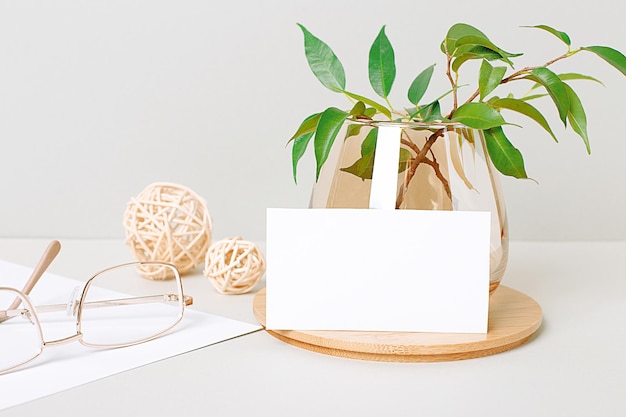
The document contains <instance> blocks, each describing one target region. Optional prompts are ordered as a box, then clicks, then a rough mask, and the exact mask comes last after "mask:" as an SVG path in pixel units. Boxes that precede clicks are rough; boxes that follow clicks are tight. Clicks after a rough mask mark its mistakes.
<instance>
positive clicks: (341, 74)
mask: <svg viewBox="0 0 626 417" xmlns="http://www.w3.org/2000/svg"><path fill="white" fill-rule="evenodd" d="M298 26H300V29H302V33H303V34H304V53H305V55H306V59H307V61H308V63H309V67H310V68H311V71H313V74H315V76H316V77H317V79H318V80H319V81H320V82H321V83H322V84H323V85H324V86H325V87H326V88H329V89H330V90H332V91H343V90H344V89H345V88H346V74H345V71H344V69H343V65H342V64H341V62H340V61H339V59H338V58H337V56H336V55H335V53H334V52H333V51H332V49H330V47H329V46H328V45H326V44H325V43H324V42H323V41H321V40H320V39H318V38H316V37H315V36H314V35H313V34H311V32H309V31H308V30H307V29H306V28H305V27H304V26H302V25H301V24H299V23H298Z"/></svg>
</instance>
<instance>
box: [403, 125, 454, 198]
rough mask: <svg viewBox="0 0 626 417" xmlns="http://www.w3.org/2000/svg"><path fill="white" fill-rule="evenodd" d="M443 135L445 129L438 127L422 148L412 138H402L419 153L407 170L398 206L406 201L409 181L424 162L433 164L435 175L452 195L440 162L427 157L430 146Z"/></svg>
mask: <svg viewBox="0 0 626 417" xmlns="http://www.w3.org/2000/svg"><path fill="white" fill-rule="evenodd" d="M442 135H443V129H438V130H437V131H435V132H433V133H432V135H430V136H429V137H428V139H427V140H426V143H424V147H423V148H422V149H419V147H418V146H417V145H416V144H415V143H413V141H411V140H408V141H407V140H405V139H403V140H402V143H404V144H405V145H406V146H408V147H410V148H411V149H412V150H414V151H415V152H416V153H417V155H415V158H413V159H412V160H411V165H410V166H409V168H408V170H407V174H406V176H405V177H404V185H403V186H402V189H401V190H400V192H399V193H398V196H397V198H396V208H400V206H401V205H402V203H403V202H404V196H405V195H406V193H407V190H408V188H409V183H410V182H411V180H412V179H413V177H414V176H415V172H416V171H417V167H418V166H419V164H421V163H422V162H424V163H426V164H428V165H430V166H432V167H433V169H435V175H437V178H439V180H441V181H442V183H443V185H444V188H445V189H446V192H447V193H448V196H450V186H449V185H448V184H447V183H448V181H447V180H446V179H445V177H444V176H443V175H442V174H441V171H439V164H438V163H436V162H433V161H431V160H430V159H428V158H427V157H426V155H427V154H428V152H429V151H430V148H431V147H432V146H433V145H434V144H435V141H436V140H437V138H439V137H441V136H442Z"/></svg>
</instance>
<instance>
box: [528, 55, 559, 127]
mask: <svg viewBox="0 0 626 417" xmlns="http://www.w3.org/2000/svg"><path fill="white" fill-rule="evenodd" d="M524 78H526V79H529V80H532V81H534V82H536V83H539V84H541V85H542V86H544V87H545V89H546V91H547V92H548V94H549V95H550V97H551V98H552V101H553V102H554V104H555V105H556V108H557V110H558V111H559V117H560V119H561V121H562V122H563V124H564V125H567V113H568V112H569V95H568V94H567V90H566V89H565V83H564V82H563V81H561V79H560V78H559V77H558V75H556V74H555V73H553V72H552V71H550V70H549V69H547V68H545V67H541V68H535V69H534V70H532V72H531V73H530V74H529V75H527V76H526V77H524Z"/></svg>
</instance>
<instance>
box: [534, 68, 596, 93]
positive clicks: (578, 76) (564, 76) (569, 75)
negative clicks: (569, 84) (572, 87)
mask: <svg viewBox="0 0 626 417" xmlns="http://www.w3.org/2000/svg"><path fill="white" fill-rule="evenodd" d="M557 76H558V77H559V79H560V80H561V81H572V80H587V81H595V82H597V83H598V84H601V85H604V83H603V82H602V81H600V80H598V79H597V78H594V77H591V76H589V75H583V74H576V73H573V72H568V73H564V74H557ZM539 87H541V84H539V83H536V84H535V85H533V86H532V88H531V90H535V89H537V88H539Z"/></svg>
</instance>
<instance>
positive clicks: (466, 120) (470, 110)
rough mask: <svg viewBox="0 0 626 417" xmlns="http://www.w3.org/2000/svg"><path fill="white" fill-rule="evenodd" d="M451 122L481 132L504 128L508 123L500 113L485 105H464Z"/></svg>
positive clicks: (455, 113)
mask: <svg viewBox="0 0 626 417" xmlns="http://www.w3.org/2000/svg"><path fill="white" fill-rule="evenodd" d="M451 120H452V121H453V122H458V123H462V124H464V125H465V126H467V127H471V128H474V129H481V130H484V129H490V128H492V127H497V126H502V125H503V124H505V123H506V121H505V120H504V119H503V118H502V115H501V114H500V113H499V112H498V111H496V110H495V109H494V108H493V107H491V106H489V105H488V104H485V103H466V104H463V105H462V106H460V107H459V108H458V109H457V110H456V112H454V115H452V119H451Z"/></svg>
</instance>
